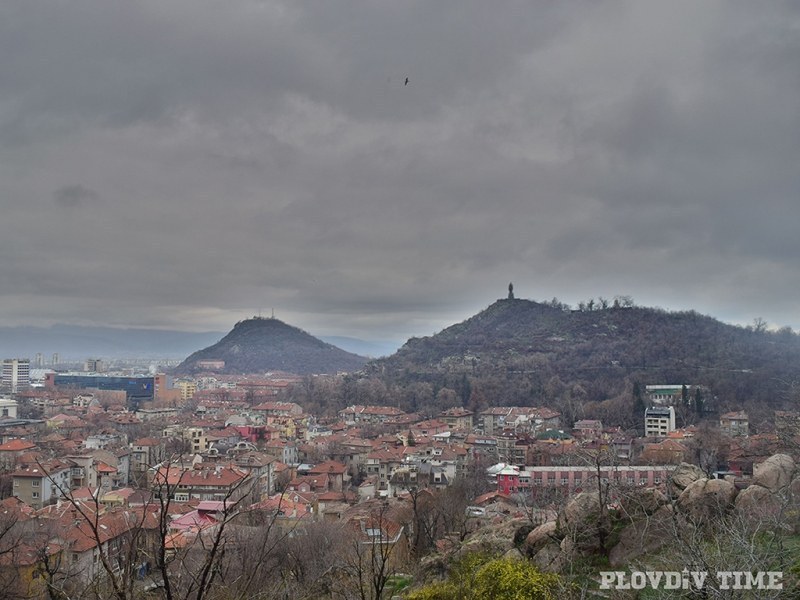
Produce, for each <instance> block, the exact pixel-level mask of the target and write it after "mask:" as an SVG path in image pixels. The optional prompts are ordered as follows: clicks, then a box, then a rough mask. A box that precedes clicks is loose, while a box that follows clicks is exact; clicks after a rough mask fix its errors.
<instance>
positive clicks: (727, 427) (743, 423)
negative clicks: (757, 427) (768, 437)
mask: <svg viewBox="0 0 800 600" xmlns="http://www.w3.org/2000/svg"><path fill="white" fill-rule="evenodd" d="M719 430H720V431H721V432H722V433H723V434H725V435H730V436H734V437H735V436H740V435H744V436H746V435H748V434H749V433H750V420H749V419H748V418H747V413H746V412H745V411H743V410H738V411H734V412H728V413H725V414H724V415H722V416H720V418H719Z"/></svg>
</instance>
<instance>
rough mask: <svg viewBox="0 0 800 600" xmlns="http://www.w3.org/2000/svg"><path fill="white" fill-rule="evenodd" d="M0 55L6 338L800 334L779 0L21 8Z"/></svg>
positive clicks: (797, 137)
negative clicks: (656, 314)
mask: <svg viewBox="0 0 800 600" xmlns="http://www.w3.org/2000/svg"><path fill="white" fill-rule="evenodd" d="M0 54H2V56H3V60H2V61H0V199H2V200H0V201H1V202H2V207H1V208H2V216H1V218H2V220H0V252H1V253H2V256H3V260H2V261H0V280H2V281H3V282H4V283H3V285H2V287H1V288H0V296H2V297H1V298H0V306H2V307H3V310H2V311H1V312H0V325H21V324H50V323H54V322H61V323H72V324H82V323H95V324H102V325H112V326H113V325H119V326H141V327H161V328H180V329H187V330H195V331H207V330H210V329H217V330H227V329H228V328H229V327H230V326H231V325H232V324H233V323H234V322H235V321H237V320H239V319H241V318H244V317H247V316H251V315H254V314H257V313H258V312H259V311H264V312H268V311H271V310H272V309H274V310H275V314H276V316H278V317H279V318H282V319H283V320H285V321H287V322H290V323H292V324H293V325H297V326H300V327H303V328H304V329H306V330H308V331H310V332H311V333H313V334H315V335H351V336H358V337H362V338H366V339H370V338H372V339H381V338H392V339H398V340H400V341H402V340H405V339H406V338H408V337H410V336H412V335H428V334H430V333H433V332H434V331H438V330H439V329H441V328H443V327H445V326H447V325H449V324H451V323H453V322H455V321H458V320H461V319H463V318H465V317H467V316H469V315H471V314H474V313H475V312H477V311H479V310H480V309H482V308H483V307H485V306H486V305H488V304H489V303H491V302H492V301H493V300H494V299H496V298H499V297H503V296H505V293H506V289H507V285H508V282H509V281H513V282H514V288H515V291H516V294H517V296H518V297H526V298H533V299H549V298H552V297H554V296H557V297H559V298H560V299H561V300H562V301H565V302H568V303H571V304H577V302H578V301H580V300H586V299H588V298H590V297H597V296H604V297H613V296H614V295H617V294H625V295H630V296H633V298H634V299H635V300H636V302H637V303H638V304H643V305H656V306H662V307H665V308H670V309H696V310H699V311H700V312H703V313H707V314H711V315H713V316H716V317H718V318H720V319H722V320H725V321H727V322H735V323H749V322H751V321H752V320H753V318H755V317H763V318H764V319H766V320H767V321H768V322H770V323H772V324H774V325H777V326H782V325H790V326H792V327H794V328H799V327H800V317H798V315H797V312H796V307H795V301H794V298H793V296H794V295H795V293H796V290H797V289H800V260H798V259H800V236H798V235H797V232H796V230H797V225H798V223H800V169H798V167H797V166H798V164H800V70H798V68H797V66H798V65H800V9H798V8H797V6H796V5H794V4H793V3H789V2H787V3H780V2H776V3H770V4H767V5H764V4H757V3H746V2H704V3H694V2H688V1H678V2H669V3H666V2H656V1H652V2H640V1H629V2H623V1H599V2H595V1H593V2H570V1H567V2H558V3H549V2H548V3H546V2H537V3H531V2H507V3H503V4H501V5H492V4H490V3H486V2H477V1H474V2H470V1H466V2H463V1H460V2H449V1H448V2H436V3H431V2H402V3H374V2H336V3H311V2H302V1H297V0H292V1H285V2H279V1H270V0H265V1H255V0H229V1H227V2H223V3H221V2H216V1H211V0H191V1H189V0H170V1H169V2H163V1H155V0H152V1H143V2H136V3H108V2H102V1H100V0H76V1H74V2H70V3H63V2H52V1H51V2H35V3H32V2H26V1H23V0H12V1H10V2H4V3H3V4H2V5H0ZM406 77H408V78H409V83H408V85H405V78H406Z"/></svg>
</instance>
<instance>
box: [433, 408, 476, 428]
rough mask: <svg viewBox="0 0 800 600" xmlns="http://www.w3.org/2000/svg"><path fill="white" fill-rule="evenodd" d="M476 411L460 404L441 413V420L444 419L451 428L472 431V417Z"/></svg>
mask: <svg viewBox="0 0 800 600" xmlns="http://www.w3.org/2000/svg"><path fill="white" fill-rule="evenodd" d="M473 415H474V413H473V412H472V411H469V410H466V409H465V408H462V407H460V406H457V407H455V408H448V409H447V410H445V411H443V412H442V413H440V414H439V420H440V421H444V422H445V423H447V425H448V426H449V427H450V429H462V430H464V431H472V417H473Z"/></svg>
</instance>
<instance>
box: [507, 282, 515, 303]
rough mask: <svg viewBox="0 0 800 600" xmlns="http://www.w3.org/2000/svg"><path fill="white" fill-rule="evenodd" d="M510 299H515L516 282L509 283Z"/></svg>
mask: <svg viewBox="0 0 800 600" xmlns="http://www.w3.org/2000/svg"><path fill="white" fill-rule="evenodd" d="M508 299H509V300H513V299H514V284H513V283H509V284H508Z"/></svg>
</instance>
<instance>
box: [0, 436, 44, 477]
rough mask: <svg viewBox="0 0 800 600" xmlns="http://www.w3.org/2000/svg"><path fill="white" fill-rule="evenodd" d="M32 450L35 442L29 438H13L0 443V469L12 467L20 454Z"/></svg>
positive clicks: (34, 448)
mask: <svg viewBox="0 0 800 600" xmlns="http://www.w3.org/2000/svg"><path fill="white" fill-rule="evenodd" d="M33 450H36V444H34V443H33V442H31V441H29V440H20V439H14V440H9V441H7V442H6V443H5V444H0V469H2V470H4V471H7V470H11V469H13V468H14V467H15V466H16V464H17V459H18V458H19V457H20V456H22V455H23V454H26V453H28V452H31V451H33Z"/></svg>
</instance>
